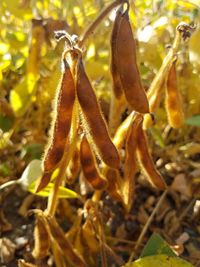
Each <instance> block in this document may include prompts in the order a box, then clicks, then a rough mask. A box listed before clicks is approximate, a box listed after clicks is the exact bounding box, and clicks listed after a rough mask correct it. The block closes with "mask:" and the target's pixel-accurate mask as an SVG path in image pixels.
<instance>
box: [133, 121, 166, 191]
mask: <svg viewBox="0 0 200 267" xmlns="http://www.w3.org/2000/svg"><path fill="white" fill-rule="evenodd" d="M137 157H138V159H139V162H140V164H141V167H142V170H143V171H144V173H145V174H146V176H147V178H148V180H149V182H150V183H151V184H152V185H153V186H155V187H157V188H158V189H161V190H165V189H166V188H167V186H166V184H165V181H164V179H163V177H162V176H161V174H160V173H159V172H158V170H157V169H156V167H155V165H154V162H153V159H152V157H151V155H150V153H149V149H148V142H147V138H146V134H145V132H144V131H143V129H142V123H141V124H140V125H139V126H138V130H137Z"/></svg>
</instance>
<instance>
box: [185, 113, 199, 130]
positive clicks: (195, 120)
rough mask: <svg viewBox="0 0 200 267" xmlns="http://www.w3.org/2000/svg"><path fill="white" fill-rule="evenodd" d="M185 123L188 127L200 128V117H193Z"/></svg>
mask: <svg viewBox="0 0 200 267" xmlns="http://www.w3.org/2000/svg"><path fill="white" fill-rule="evenodd" d="M185 123H186V124H188V125H192V126H199V127H200V115H196V116H193V117H191V118H189V119H187V120H186V122H185Z"/></svg>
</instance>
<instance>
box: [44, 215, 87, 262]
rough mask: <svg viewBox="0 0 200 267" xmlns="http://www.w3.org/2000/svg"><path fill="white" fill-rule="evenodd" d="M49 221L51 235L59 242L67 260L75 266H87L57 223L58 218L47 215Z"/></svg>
mask: <svg viewBox="0 0 200 267" xmlns="http://www.w3.org/2000/svg"><path fill="white" fill-rule="evenodd" d="M47 221H48V224H49V228H50V232H51V235H52V237H53V238H54V240H55V242H56V243H57V244H58V246H59V248H60V249H61V250H62V252H63V255H64V257H65V258H66V260H67V261H68V262H70V263H72V265H73V266H80V267H86V263H85V262H84V260H83V259H82V258H81V257H80V256H79V255H78V254H77V252H76V251H75V250H74V249H73V247H72V245H71V244H70V243H69V241H68V239H67V238H66V236H65V233H64V232H63V230H62V229H61V228H60V226H59V225H58V224H57V222H56V220H55V219H53V218H52V217H50V216H47Z"/></svg>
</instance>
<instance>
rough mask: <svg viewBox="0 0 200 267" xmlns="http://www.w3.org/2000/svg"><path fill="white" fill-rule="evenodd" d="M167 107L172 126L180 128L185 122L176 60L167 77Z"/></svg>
mask: <svg viewBox="0 0 200 267" xmlns="http://www.w3.org/2000/svg"><path fill="white" fill-rule="evenodd" d="M165 92H166V97H165V107H166V110H167V117H168V121H169V124H170V126H171V127H173V128H180V127H181V126H183V124H184V113H183V106H182V101H181V95H180V92H179V89H178V84H177V74H176V62H175V61H174V62H173V64H172V66H171V68H170V71H169V74H168V78H167V86H166V90H165Z"/></svg>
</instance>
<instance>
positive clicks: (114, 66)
mask: <svg viewBox="0 0 200 267" xmlns="http://www.w3.org/2000/svg"><path fill="white" fill-rule="evenodd" d="M120 20H121V12H119V11H118V12H117V14H116V17H115V21H114V25H113V29H112V33H111V40H110V45H111V62H110V69H111V74H112V83H113V87H112V88H113V93H114V95H115V97H116V98H120V97H121V95H122V94H123V90H122V84H121V79H120V75H119V66H118V51H117V41H118V32H119V25H120Z"/></svg>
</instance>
